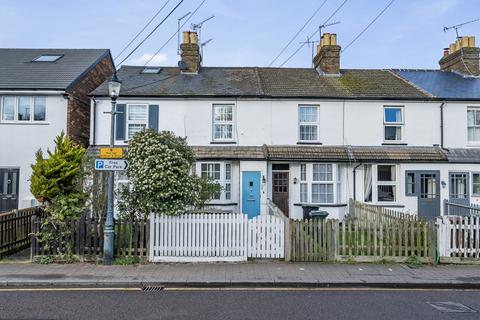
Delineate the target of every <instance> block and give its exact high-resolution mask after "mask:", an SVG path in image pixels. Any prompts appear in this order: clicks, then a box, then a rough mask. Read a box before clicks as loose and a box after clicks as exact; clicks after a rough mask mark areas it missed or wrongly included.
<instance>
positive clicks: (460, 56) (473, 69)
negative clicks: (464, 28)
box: [438, 37, 480, 76]
mask: <svg viewBox="0 0 480 320" xmlns="http://www.w3.org/2000/svg"><path fill="white" fill-rule="evenodd" d="M447 49H448V50H447ZM479 56H480V48H478V47H475V37H458V38H457V40H456V41H455V43H452V44H450V47H449V48H445V49H444V51H443V57H442V58H441V59H440V61H439V62H438V63H439V64H440V69H441V70H443V71H456V72H459V73H462V74H464V75H467V76H480V61H479V60H480V59H479Z"/></svg>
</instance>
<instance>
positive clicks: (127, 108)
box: [125, 103, 149, 141]
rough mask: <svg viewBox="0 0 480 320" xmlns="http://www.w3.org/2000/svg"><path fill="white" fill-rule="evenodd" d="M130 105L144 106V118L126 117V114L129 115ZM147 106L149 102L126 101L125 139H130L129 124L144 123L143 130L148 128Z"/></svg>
mask: <svg viewBox="0 0 480 320" xmlns="http://www.w3.org/2000/svg"><path fill="white" fill-rule="evenodd" d="M130 106H144V107H145V110H146V118H145V120H130V119H128V115H129V112H130ZM148 106H149V104H147V103H128V104H127V107H126V110H125V112H126V114H125V140H127V141H128V140H130V139H131V137H130V133H129V131H130V130H129V126H130V125H131V124H133V125H135V124H137V125H145V130H146V129H148Z"/></svg>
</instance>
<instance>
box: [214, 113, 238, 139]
mask: <svg viewBox="0 0 480 320" xmlns="http://www.w3.org/2000/svg"><path fill="white" fill-rule="evenodd" d="M213 140H214V141H232V140H233V105H220V104H218V105H214V106H213Z"/></svg>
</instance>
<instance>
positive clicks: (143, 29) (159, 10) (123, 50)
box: [113, 0, 171, 60]
mask: <svg viewBox="0 0 480 320" xmlns="http://www.w3.org/2000/svg"><path fill="white" fill-rule="evenodd" d="M170 1H171V0H167V2H165V4H164V5H163V6H162V7H161V8H160V9H158V11H157V12H156V13H155V15H154V16H153V17H152V18H151V19H150V21H148V22H147V24H146V25H145V26H144V27H143V28H142V30H140V31H139V32H138V33H137V34H136V35H135V37H133V39H132V40H130V42H129V43H128V44H127V45H126V46H125V47H123V49H122V51H120V53H119V54H117V56H116V57H115V58H114V59H113V60H117V59H118V58H119V57H120V56H121V55H122V54H123V53H124V52H125V50H127V48H128V47H130V45H131V44H132V43H133V42H134V41H135V40H137V38H138V37H139V36H140V35H141V34H142V33H143V31H145V29H147V28H148V26H149V25H150V24H151V23H152V22H153V20H155V18H156V17H157V16H158V15H159V14H160V12H162V10H163V9H164V8H165V7H166V6H167V4H168V3H169V2H170Z"/></svg>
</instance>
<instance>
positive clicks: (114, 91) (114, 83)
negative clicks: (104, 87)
mask: <svg viewBox="0 0 480 320" xmlns="http://www.w3.org/2000/svg"><path fill="white" fill-rule="evenodd" d="M121 86H122V81H120V80H118V77H117V73H116V72H115V73H114V74H113V77H112V79H110V81H108V94H109V95H110V97H111V98H112V99H116V98H118V96H119V95H120V87H121Z"/></svg>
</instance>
